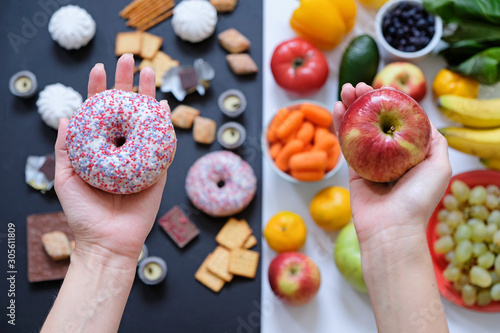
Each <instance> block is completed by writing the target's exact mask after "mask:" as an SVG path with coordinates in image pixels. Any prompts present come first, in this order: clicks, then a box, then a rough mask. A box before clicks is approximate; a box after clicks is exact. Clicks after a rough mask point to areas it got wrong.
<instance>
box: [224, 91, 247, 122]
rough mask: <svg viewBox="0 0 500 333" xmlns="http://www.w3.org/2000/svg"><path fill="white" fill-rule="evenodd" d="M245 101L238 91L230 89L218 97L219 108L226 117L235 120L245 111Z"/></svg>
mask: <svg viewBox="0 0 500 333" xmlns="http://www.w3.org/2000/svg"><path fill="white" fill-rule="evenodd" d="M246 107H247V100H246V98H245V95H243V93H242V92H241V91H239V90H236V89H230V90H227V91H225V92H223V93H222V94H221V95H220V96H219V108H220V109H221V111H222V112H223V113H224V114H225V115H226V116H228V117H231V118H235V117H238V116H239V115H240V114H242V113H243V111H245V108H246Z"/></svg>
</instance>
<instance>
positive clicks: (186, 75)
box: [179, 68, 198, 91]
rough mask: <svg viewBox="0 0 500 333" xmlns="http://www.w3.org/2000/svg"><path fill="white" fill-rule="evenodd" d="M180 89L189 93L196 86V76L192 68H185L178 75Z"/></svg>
mask: <svg viewBox="0 0 500 333" xmlns="http://www.w3.org/2000/svg"><path fill="white" fill-rule="evenodd" d="M179 78H180V79H181V87H182V89H184V90H186V91H189V90H191V89H194V88H196V86H197V85H198V74H196V71H195V69H194V68H186V69H185V70H183V71H181V72H180V73H179Z"/></svg>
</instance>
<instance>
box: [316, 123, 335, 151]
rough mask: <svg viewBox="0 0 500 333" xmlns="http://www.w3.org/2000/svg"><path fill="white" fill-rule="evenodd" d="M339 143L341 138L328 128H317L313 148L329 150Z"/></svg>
mask: <svg viewBox="0 0 500 333" xmlns="http://www.w3.org/2000/svg"><path fill="white" fill-rule="evenodd" d="M338 144H339V140H338V139H337V137H336V136H335V135H333V133H331V132H330V131H329V130H327V129H326V128H321V127H320V128H317V129H316V133H315V134H314V147H313V150H323V151H325V152H328V150H329V149H330V148H332V147H333V146H335V145H338Z"/></svg>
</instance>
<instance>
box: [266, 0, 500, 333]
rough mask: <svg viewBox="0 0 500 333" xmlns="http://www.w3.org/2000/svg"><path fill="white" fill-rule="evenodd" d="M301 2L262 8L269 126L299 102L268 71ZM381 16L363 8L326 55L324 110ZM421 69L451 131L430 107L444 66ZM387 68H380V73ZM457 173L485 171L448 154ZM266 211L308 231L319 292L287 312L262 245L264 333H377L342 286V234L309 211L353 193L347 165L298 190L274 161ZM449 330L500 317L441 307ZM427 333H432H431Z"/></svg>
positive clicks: (366, 303)
mask: <svg viewBox="0 0 500 333" xmlns="http://www.w3.org/2000/svg"><path fill="white" fill-rule="evenodd" d="M298 5H299V2H298V1H297V0H264V32H265V33H264V57H263V64H264V65H263V68H262V72H263V75H264V76H263V100H264V102H263V126H265V124H266V123H267V122H268V121H269V120H270V119H271V117H272V115H273V113H274V112H275V111H276V110H277V109H278V108H279V107H281V106H283V105H285V104H287V103H288V102H290V101H292V100H294V99H295V98H293V97H291V96H289V95H287V94H286V93H285V92H284V91H283V90H282V89H281V88H280V87H279V86H277V84H276V83H275V81H274V78H273V76H272V74H271V70H270V67H269V63H270V60H271V56H272V53H273V50H274V48H275V47H276V46H277V45H278V44H279V43H280V42H282V41H284V40H287V39H289V38H292V37H295V36H296V34H295V33H294V31H293V30H292V29H291V28H290V24H289V20H290V17H291V15H292V12H293V10H294V9H295V8H297V7H298ZM374 16H375V12H373V11H367V10H366V9H365V8H363V7H362V6H361V5H359V3H358V14H357V19H356V26H355V27H354V29H353V31H352V32H351V33H350V34H349V35H348V36H347V37H346V38H345V39H344V41H343V42H342V43H341V45H339V46H338V47H337V48H335V49H334V50H332V51H329V52H327V53H326V56H327V59H328V62H329V67H330V76H329V79H328V81H327V83H326V85H325V86H324V87H323V88H322V89H321V91H320V92H318V93H317V94H316V95H314V96H311V97H309V98H311V99H314V100H316V101H319V102H322V103H324V104H326V105H328V106H330V108H331V109H333V105H334V103H335V102H336V96H337V77H338V67H339V64H340V59H341V57H342V53H343V51H344V50H345V48H346V46H347V44H348V43H349V42H350V40H351V39H352V38H353V37H354V36H356V35H358V34H362V33H368V34H370V35H373V36H374V30H373V18H374ZM416 64H417V65H418V66H419V67H420V68H422V69H423V71H424V73H425V74H426V78H427V82H428V92H427V96H426V98H425V100H424V101H423V102H422V106H423V107H424V109H425V110H426V111H427V113H428V115H429V117H430V119H431V121H432V122H433V123H434V125H435V126H436V127H438V128H439V127H443V126H445V125H449V124H451V123H450V122H449V121H447V120H446V119H445V118H444V117H443V116H442V115H441V114H440V113H439V111H438V110H437V109H436V107H435V105H434V102H433V101H432V91H431V85H432V81H433V79H434V76H435V75H436V73H437V72H438V71H439V70H440V69H441V68H443V67H444V66H445V63H444V61H443V60H442V59H441V58H439V57H437V56H435V55H430V56H428V57H426V58H425V59H423V60H422V61H419V62H417V63H416ZM382 65H383V63H381V66H382ZM495 89H496V90H492V89H489V90H481V95H482V96H489V95H491V93H492V91H494V93H496V92H497V91H498V86H497V87H495ZM449 153H450V160H451V164H452V167H453V173H454V174H457V173H462V172H465V171H469V170H475V169H484V167H483V166H482V164H481V163H480V162H479V161H478V159H477V158H474V157H472V156H468V155H465V154H462V153H460V152H458V151H455V150H452V149H450V151H449ZM262 186H263V188H262V193H263V207H262V227H263V229H264V227H265V226H266V224H267V221H268V220H269V219H270V218H271V217H272V216H273V215H274V214H276V213H277V212H279V211H282V210H289V211H293V212H295V213H298V214H299V215H301V216H302V217H303V218H304V220H305V221H306V224H307V227H308V235H307V241H306V244H305V245H304V247H303V248H302V249H301V252H303V253H305V254H307V255H308V256H310V257H311V258H312V259H313V260H314V261H315V262H316V264H317V265H318V267H319V269H320V272H321V279H322V280H321V286H320V289H319V292H318V295H317V296H316V298H315V299H314V300H313V301H312V302H311V303H309V304H307V305H305V306H301V307H292V306H285V305H283V304H281V303H280V302H279V301H278V300H277V299H276V297H275V296H274V295H273V293H272V291H271V288H270V287H269V282H268V277H267V268H268V266H269V263H270V261H271V260H272V259H273V258H274V256H275V255H276V253H275V252H274V251H273V250H271V249H270V248H269V247H268V246H267V243H266V241H265V239H262V242H263V248H262V307H261V324H262V326H261V327H262V332H263V333H277V332H289V333H299V332H349V333H355V332H375V331H376V326H375V319H374V316H373V311H372V306H371V304H370V300H369V298H368V296H367V295H365V294H361V293H358V292H356V291H355V290H354V289H352V288H351V287H350V285H349V284H348V283H347V282H346V281H345V280H344V279H343V278H342V276H341V275H340V273H339V272H338V270H337V268H336V266H335V263H334V260H333V249H334V244H335V238H336V236H337V233H335V232H333V233H325V232H324V231H322V230H321V229H320V228H319V227H317V226H316V225H315V224H314V222H313V221H312V219H311V217H310V214H309V210H308V206H309V202H310V200H311V199H312V198H313V196H314V195H315V193H317V192H318V191H319V190H320V189H322V188H325V187H328V186H343V187H346V188H348V186H349V184H348V170H347V165H346V164H345V163H344V165H343V166H342V168H341V169H340V171H339V172H338V173H337V174H336V175H335V176H333V177H332V178H330V179H328V180H325V181H322V182H319V183H311V184H292V183H290V182H287V181H286V180H284V179H282V178H280V177H279V176H278V175H277V174H276V173H275V172H274V171H273V169H272V168H271V166H270V164H269V162H268V161H266V160H264V161H263V185H262ZM443 303H444V307H445V312H446V317H447V320H448V324H449V328H450V331H451V332H454V333H461V332H463V333H470V332H474V333H481V332H495V331H496V332H498V331H499V330H500V328H499V327H500V314H498V313H496V314H487V313H480V312H474V311H469V310H466V309H463V308H460V307H458V306H456V305H454V304H451V303H449V302H448V301H446V300H443ZM421 332H429V331H428V330H426V329H425V327H424V328H423V329H422V330H421Z"/></svg>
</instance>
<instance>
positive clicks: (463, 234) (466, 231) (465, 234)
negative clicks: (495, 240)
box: [453, 224, 472, 243]
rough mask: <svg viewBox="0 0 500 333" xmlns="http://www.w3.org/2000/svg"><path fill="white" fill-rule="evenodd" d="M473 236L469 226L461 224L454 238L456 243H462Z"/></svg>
mask: <svg viewBox="0 0 500 333" xmlns="http://www.w3.org/2000/svg"><path fill="white" fill-rule="evenodd" d="M471 236H472V228H471V227H470V226H469V225H467V224H461V225H459V226H458V227H457V229H456V230H455V234H454V235H453V238H454V239H455V242H457V243H458V242H460V241H461V240H465V239H470V238H471Z"/></svg>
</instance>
